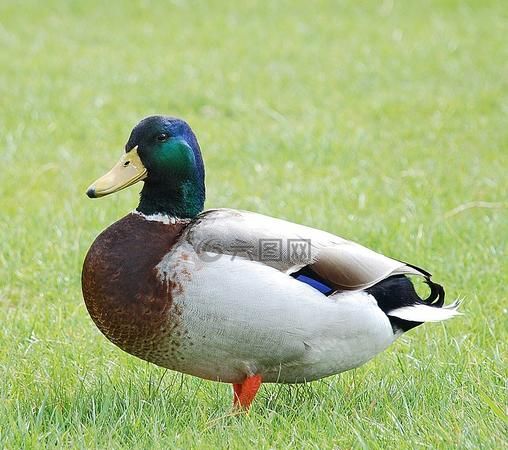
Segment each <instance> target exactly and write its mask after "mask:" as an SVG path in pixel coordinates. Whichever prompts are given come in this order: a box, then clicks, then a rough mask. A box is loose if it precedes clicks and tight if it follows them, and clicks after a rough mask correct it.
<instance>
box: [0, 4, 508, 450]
mask: <svg viewBox="0 0 508 450" xmlns="http://www.w3.org/2000/svg"><path fill="white" fill-rule="evenodd" d="M106 3H107V4H108V5H109V6H105V4H106ZM241 3H242V4H241V5H240V4H239V5H235V6H234V7H233V6H231V5H232V4H233V2H225V1H224V2H222V4H219V2H216V1H192V2H185V1H183V0H181V1H180V0H174V1H171V2H170V1H165V2H163V1H160V2H155V1H153V2H151V1H149V0H144V1H141V0H139V1H133V2H115V1H111V2H99V1H81V2H80V1H48V2H41V1H35V0H33V1H23V2H16V1H11V0H4V1H2V2H1V3H0V67H1V70H0V95H1V97H0V98H1V100H0V207H1V209H0V230H1V235H0V237H1V239H0V380H1V383H0V448H8V449H15V448H20V447H21V448H33V449H36V448H41V447H54V446H57V447H66V448H69V447H70V448H74V447H78V448H108V449H110V448H130V447H132V448H170V447H171V448H173V447H178V448H189V447H198V448H210V449H216V448H226V447H227V448H233V449H236V448H238V449H242V448H246V447H252V448H315V449H322V448H340V449H349V448H374V449H376V448H408V449H409V448H428V449H434V448H445V449H448V448H461V449H462V448H466V449H467V448H469V449H477V448H486V449H490V448H499V449H500V448H503V447H504V448H506V447H507V446H508V437H507V403H508V401H507V393H506V379H507V363H506V358H507V354H508V349H507V347H508V345H507V342H508V332H507V322H508V314H507V308H508V306H507V290H506V286H507V284H508V283H507V282H508V276H507V273H508V264H507V262H508V257H507V241H508V196H507V193H508V176H507V171H508V126H507V123H508V44H507V43H508V41H507V36H508V12H507V11H508V10H507V8H506V2H505V1H504V0H499V1H497V2H496V1H484V0H478V1H459V0H457V1H454V0H443V1H437V0H436V1H418V2H417V1H383V2H375V1H372V2H369V1H360V2H353V1H351V2H345V1H339V2H337V1H335V2H333V1H329V2H325V1H319V2H308V1H298V2H296V1H289V0H288V1H280V2H279V1H277V2H270V6H262V7H260V6H259V5H258V3H260V2H256V1H254V0H251V1H244V2H241ZM266 3H267V4H268V2H266ZM154 113H164V114H171V115H176V116H180V117H183V118H186V119H187V120H188V121H189V122H190V123H191V125H192V126H193V128H194V130H195V131H196V133H197V135H198V138H199V140H200V143H201V147H202V150H203V154H204V158H205V162H206V167H207V186H208V200H207V206H208V207H217V206H227V207H233V208H241V209H247V210H252V211H258V212H261V213H265V214H269V215H272V216H278V217H283V218H286V219H290V220H292V221H295V222H300V223H304V224H307V225H311V226H314V227H317V228H322V229H325V230H328V231H331V232H334V233H336V234H339V235H341V236H344V237H347V238H350V239H353V240H355V241H358V242H361V243H363V244H364V245H367V246H369V247H371V248H374V249H376V250H378V251H381V252H383V253H385V254H388V255H391V256H393V257H395V258H399V259H404V260H407V261H410V262H413V263H415V264H418V265H421V266H422V267H424V268H427V269H428V270H430V271H432V272H433V274H434V278H435V280H436V281H439V282H442V283H443V284H444V285H445V286H446V287H447V295H448V299H449V301H451V300H453V299H454V298H456V297H461V298H464V299H465V301H464V305H463V308H462V310H463V312H464V313H465V315H464V316H462V317H460V318H458V319H454V320H453V321H450V322H447V323H445V324H426V325H424V326H422V327H419V328H417V329H416V330H413V331H412V332H410V333H408V334H407V335H406V336H404V337H403V338H402V339H400V340H399V341H398V342H397V343H396V344H395V345H393V346H392V347H391V348H390V349H389V350H387V351H386V352H385V353H383V354H381V355H379V356H378V357H377V358H375V359H374V360H373V361H371V362H369V363H368V364H366V365H365V366H364V367H362V368H360V369H357V370H354V371H351V372H348V373H345V374H342V375H339V376H334V377H331V378H328V379H325V380H322V381H318V382H315V383H311V384H308V385H305V386H282V385H281V386H278V385H265V386H263V387H262V389H261V393H260V395H259V397H258V399H257V401H256V402H255V404H254V406H253V408H252V410H251V412H250V414H249V415H241V416H233V415H231V411H230V401H231V391H230V386H229V385H226V384H217V383H212V382H206V381H202V380H199V379H196V378H192V377H189V376H183V375H180V374H178V373H173V372H169V371H165V370H163V369H160V368H158V367H155V366H152V365H149V364H148V363H145V362H143V361H141V360H138V359H136V358H134V357H132V356H129V355H127V354H125V353H123V352H122V351H121V350H119V349H117V348H116V347H115V346H113V345H112V344H110V343H109V342H108V341H107V340H106V339H105V338H104V337H103V336H102V335H101V334H100V333H99V331H98V330H97V329H96V328H95V326H94V324H93V323H92V321H91V319H90V318H89V316H88V313H87V311H86V309H85V306H84V303H83V300H82V296H81V287H80V272H81V266H82V262H83V257H84V254H85V252H86V251H87V249H88V247H89V245H90V244H91V242H92V240H93V239H94V237H95V236H96V235H97V234H98V233H99V232H100V231H101V230H103V229H104V228H105V227H107V226H108V225H109V224H110V223H112V222H113V221H114V220H116V219H117V218H119V217H121V216H122V215H124V214H125V213H126V212H128V211H129V210H131V209H132V208H133V207H134V206H135V205H136V204H137V203H136V201H137V195H138V194H137V193H138V191H139V185H138V186H135V187H134V188H131V189H129V190H126V191H123V192H122V193H121V194H117V195H114V196H111V197H107V198H105V199H102V200H97V201H91V200H89V199H88V198H87V197H86V196H85V195H84V191H85V189H86V187H87V186H88V184H89V183H90V182H91V181H93V180H94V179H95V178H97V177H98V176H99V175H102V173H103V172H104V171H105V170H106V169H109V167H110V166H111V165H112V164H113V163H114V162H116V160H117V158H118V156H119V155H120V152H121V151H122V148H123V145H124V143H125V141H126V139H127V137H128V134H129V132H130V129H131V127H132V126H133V125H134V124H135V123H136V122H137V121H138V120H139V119H141V118H142V117H144V116H146V115H150V114H154ZM470 202H477V203H470Z"/></svg>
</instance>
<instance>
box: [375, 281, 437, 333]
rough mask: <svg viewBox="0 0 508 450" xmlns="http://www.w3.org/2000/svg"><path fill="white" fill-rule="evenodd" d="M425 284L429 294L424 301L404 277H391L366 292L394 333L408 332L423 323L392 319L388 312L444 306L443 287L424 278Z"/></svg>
mask: <svg viewBox="0 0 508 450" xmlns="http://www.w3.org/2000/svg"><path fill="white" fill-rule="evenodd" d="M425 283H426V284H427V285H428V286H429V288H430V293H429V295H428V297H427V298H425V299H422V298H421V297H420V296H419V295H418V293H417V292H416V290H415V288H414V286H413V283H412V282H411V281H410V280H409V279H408V278H407V277H406V276H405V275H394V276H391V277H389V278H387V279H385V280H383V281H381V282H379V283H377V284H375V285H374V286H372V287H370V288H369V289H367V290H366V291H367V292H368V293H369V294H370V295H372V296H373V297H374V298H375V299H376V301H377V303H378V306H379V308H381V310H382V311H383V312H384V313H385V314H386V315H387V316H388V318H389V319H390V323H391V324H392V328H393V330H394V332H395V331H398V330H402V331H408V330H410V329H411V328H414V327H417V326H418V325H421V324H422V323H423V322H411V321H409V320H404V319H400V318H398V317H392V316H390V315H389V312H390V311H393V310H394V309H397V308H402V307H404V306H413V305H418V304H420V305H427V306H433V307H435V308H441V307H442V306H443V304H444V300H445V291H444V289H443V287H442V286H441V285H440V284H437V283H434V282H433V281H432V280H431V279H430V278H426V279H425Z"/></svg>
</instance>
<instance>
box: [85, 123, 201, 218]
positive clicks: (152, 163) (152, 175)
mask: <svg viewBox="0 0 508 450" xmlns="http://www.w3.org/2000/svg"><path fill="white" fill-rule="evenodd" d="M141 180H143V182H144V186H143V189H142V190H141V200H140V202H139V206H138V207H137V210H138V211H140V212H142V213H143V214H158V213H159V214H167V215H171V216H175V217H182V218H184V217H194V216H196V215H197V214H199V213H200V212H201V211H202V210H203V206H204V202H205V169H204V165H203V159H202V157H201V151H200V149H199V144H198V141H197V139H196V136H195V135H194V133H193V132H192V130H191V128H190V126H189V125H188V124H187V123H186V122H184V121H183V120H181V119H176V118H174V117H164V116H151V117H147V118H146V119H143V120H142V121H141V122H139V124H137V125H136V126H135V127H134V129H133V130H132V132H131V135H130V137H129V140H128V141H127V144H125V154H124V155H122V157H121V158H120V161H119V162H118V163H117V164H116V165H115V166H114V167H113V169H111V170H110V171H109V172H108V173H107V174H106V175H104V176H103V177H101V178H99V179H98V180H97V181H96V182H95V183H93V184H92V185H91V186H90V187H89V188H88V190H87V195H88V196H89V197H90V198H96V197H103V196H105V195H108V194H112V193H113V192H116V191H119V190H121V189H123V188H126V187H127V186H131V185H132V184H134V183H137V182H138V181H141Z"/></svg>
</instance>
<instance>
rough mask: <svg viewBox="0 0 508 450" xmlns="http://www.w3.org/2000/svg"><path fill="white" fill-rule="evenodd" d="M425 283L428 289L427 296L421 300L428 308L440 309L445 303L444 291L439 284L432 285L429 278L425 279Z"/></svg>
mask: <svg viewBox="0 0 508 450" xmlns="http://www.w3.org/2000/svg"><path fill="white" fill-rule="evenodd" d="M425 283H426V284H427V286H429V288H430V293H429V296H428V297H427V298H426V299H425V300H423V302H424V303H425V304H426V305H428V306H435V307H436V308H442V307H443V305H444V301H445V290H444V288H443V286H441V285H440V284H437V283H434V282H433V281H432V280H431V279H430V278H426V279H425Z"/></svg>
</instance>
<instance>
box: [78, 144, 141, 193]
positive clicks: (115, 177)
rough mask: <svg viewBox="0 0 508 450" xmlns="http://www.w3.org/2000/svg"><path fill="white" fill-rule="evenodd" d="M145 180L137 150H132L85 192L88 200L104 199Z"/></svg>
mask: <svg viewBox="0 0 508 450" xmlns="http://www.w3.org/2000/svg"><path fill="white" fill-rule="evenodd" d="M145 178H146V168H145V166H144V165H143V163H142V162H141V159H140V158H139V155H138V149H137V148H133V149H132V150H131V151H130V152H129V153H125V154H124V155H122V157H121V158H120V161H118V162H117V163H116V164H115V165H114V167H113V168H112V169H111V170H110V171H109V172H108V173H107V174H106V175H103V176H102V177H100V178H99V179H98V180H97V181H95V182H94V183H93V184H92V185H91V186H90V187H89V188H88V190H87V191H86V195H88V196H89V197H90V198H97V197H104V196H105V195H108V194H112V193H113V192H117V191H119V190H121V189H124V188H126V187H128V186H132V185H133V184H134V183H137V182H138V181H141V180H143V179H145Z"/></svg>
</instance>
